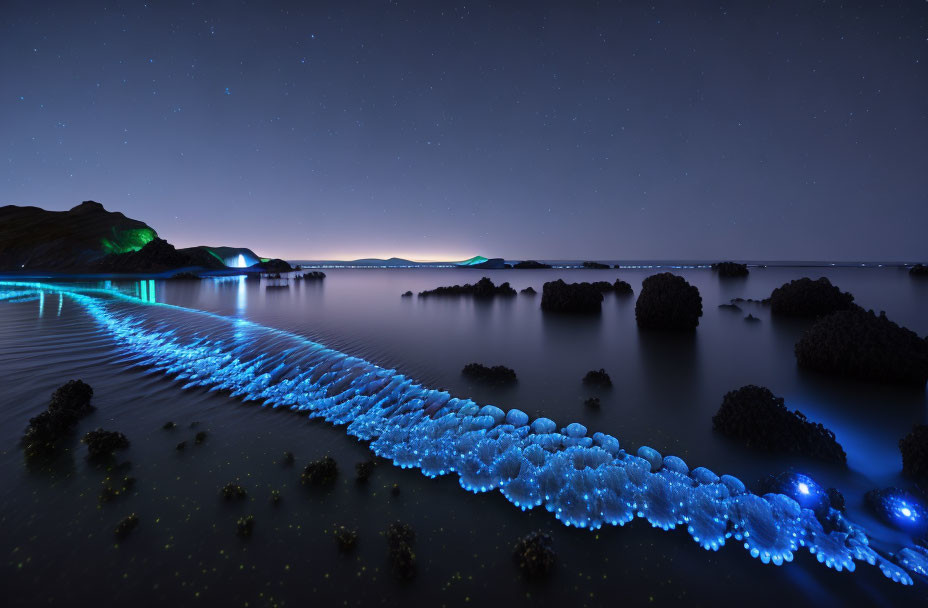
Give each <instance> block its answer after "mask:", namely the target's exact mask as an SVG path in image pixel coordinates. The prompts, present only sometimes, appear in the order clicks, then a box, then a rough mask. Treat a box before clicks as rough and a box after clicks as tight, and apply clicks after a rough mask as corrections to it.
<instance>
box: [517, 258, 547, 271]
mask: <svg viewBox="0 0 928 608" xmlns="http://www.w3.org/2000/svg"><path fill="white" fill-rule="evenodd" d="M512 267H513V268H515V269H516V270H540V269H544V268H551V264H543V263H541V262H536V261H535V260H525V261H524V262H517V263H516V264H513V265H512Z"/></svg>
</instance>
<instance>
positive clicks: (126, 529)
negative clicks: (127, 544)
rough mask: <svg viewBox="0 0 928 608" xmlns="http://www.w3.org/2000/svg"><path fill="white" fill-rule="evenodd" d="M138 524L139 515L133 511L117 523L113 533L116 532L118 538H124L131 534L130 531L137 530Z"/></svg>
mask: <svg viewBox="0 0 928 608" xmlns="http://www.w3.org/2000/svg"><path fill="white" fill-rule="evenodd" d="M138 525H139V516H138V515H136V514H135V513H133V514H131V515H129V516H128V517H126V518H125V519H123V520H122V521H120V522H119V523H118V524H116V528H114V530H113V533H114V534H116V538H119V539H123V538H125V537H127V536H129V533H130V532H132V531H133V530H135V528H136V527H137V526H138Z"/></svg>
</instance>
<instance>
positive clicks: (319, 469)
mask: <svg viewBox="0 0 928 608" xmlns="http://www.w3.org/2000/svg"><path fill="white" fill-rule="evenodd" d="M337 476H338V464H337V463H336V462H335V459H334V458H332V457H331V456H323V457H322V458H320V459H319V460H313V461H312V462H310V463H309V464H307V465H306V468H304V469H303V473H302V474H301V475H300V480H301V481H302V482H303V485H313V486H330V485H332V484H333V483H335V478H336V477H337Z"/></svg>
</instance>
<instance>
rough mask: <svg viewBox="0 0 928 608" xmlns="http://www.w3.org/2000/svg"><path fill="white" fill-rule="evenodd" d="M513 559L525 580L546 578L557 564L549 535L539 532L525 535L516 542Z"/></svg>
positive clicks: (552, 542)
mask: <svg viewBox="0 0 928 608" xmlns="http://www.w3.org/2000/svg"><path fill="white" fill-rule="evenodd" d="M513 559H514V560H515V562H516V564H517V565H518V566H519V570H520V571H521V572H522V575H523V576H524V577H525V578H529V579H541V578H546V577H547V576H548V575H550V574H551V572H552V571H553V570H554V564H555V563H556V562H557V555H556V554H555V553H554V541H553V539H552V538H551V535H550V534H547V533H545V532H541V531H536V532H530V533H529V534H526V535H525V536H523V537H522V538H520V539H519V540H518V541H517V542H516V545H515V547H514V548H513Z"/></svg>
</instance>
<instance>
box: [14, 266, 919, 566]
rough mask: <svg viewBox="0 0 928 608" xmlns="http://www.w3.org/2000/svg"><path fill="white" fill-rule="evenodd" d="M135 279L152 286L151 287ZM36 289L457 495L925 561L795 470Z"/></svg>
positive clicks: (896, 502) (131, 360)
mask: <svg viewBox="0 0 928 608" xmlns="http://www.w3.org/2000/svg"><path fill="white" fill-rule="evenodd" d="M144 289H145V291H146V294H145V295H147V294H148V293H151V294H152V296H153V294H154V291H153V290H151V289H150V286H146V287H145V288H144ZM44 291H49V292H53V293H58V294H59V296H60V297H64V296H66V297H68V298H71V299H72V300H74V301H75V302H76V303H77V304H78V305H80V306H81V307H82V308H83V309H84V310H85V311H86V312H87V313H89V315H90V316H91V317H92V318H93V319H94V320H95V321H96V322H97V323H98V324H99V326H100V327H101V328H102V329H103V330H104V331H105V332H106V333H107V334H109V335H110V336H111V337H112V338H113V340H114V342H115V344H116V346H117V356H118V358H120V359H121V360H122V361H123V362H125V363H126V364H127V365H133V366H143V367H144V369H145V373H148V374H163V375H165V376H168V377H169V378H171V379H173V380H174V381H175V382H177V383H178V384H180V385H181V386H183V387H184V388H194V387H199V388H206V389H208V390H211V391H220V390H221V391H226V392H227V393H228V394H230V395H232V396H235V397H238V398H241V399H242V400H244V401H254V402H257V403H261V404H263V405H265V406H267V407H275V408H287V409H290V410H293V411H296V412H300V413H301V414H305V415H307V416H309V417H312V418H321V419H324V420H326V421H327V422H329V423H331V424H334V425H338V426H344V427H345V430H346V432H347V433H348V434H349V435H351V436H353V437H357V438H358V439H360V440H364V441H370V449H371V450H372V451H373V452H374V453H375V454H377V455H378V456H382V457H384V458H388V459H390V460H392V461H393V463H394V464H395V465H396V466H399V467H403V468H412V469H419V470H420V471H421V472H422V473H423V474H424V475H427V476H429V477H438V476H444V475H451V474H454V475H456V476H457V478H458V482H459V483H460V485H461V486H462V487H463V488H465V489H466V490H468V491H471V492H489V491H496V490H498V491H499V492H500V493H501V494H502V495H503V496H505V497H506V499H508V500H509V501H510V502H511V503H513V504H514V505H516V506H517V507H519V508H521V509H523V510H526V509H532V508H535V507H541V506H543V507H544V508H545V510H547V511H549V512H551V513H552V514H554V516H555V517H556V518H557V519H558V520H559V521H561V522H562V523H564V524H565V525H569V526H577V527H580V528H589V529H596V528H599V527H601V526H603V525H623V524H625V523H627V522H629V521H631V520H632V519H633V518H634V517H636V516H637V517H641V518H644V519H646V520H647V521H648V522H649V523H650V524H651V525H652V526H654V527H658V528H662V529H671V528H675V527H677V526H681V527H685V529H686V530H687V531H688V532H689V534H690V535H691V536H692V538H693V540H694V541H696V542H697V543H699V545H700V546H702V547H704V548H705V549H709V550H717V549H718V548H719V547H721V546H723V545H724V544H725V543H726V541H727V540H728V539H730V538H734V539H735V540H737V541H739V543H740V544H741V545H743V546H744V547H745V549H747V550H748V551H749V552H750V554H751V556H752V557H755V558H757V559H759V560H760V561H762V562H764V563H773V564H776V565H780V564H783V563H784V562H789V561H792V559H793V556H794V553H795V552H796V551H798V550H800V549H801V548H805V549H807V550H808V551H809V552H810V553H812V554H813V555H815V556H816V558H817V559H818V561H819V562H821V563H822V564H824V565H826V566H829V567H831V568H835V569H837V570H850V571H853V570H854V568H855V566H856V563H858V562H862V563H868V564H871V565H876V566H877V567H879V568H880V570H881V571H882V572H883V573H884V574H885V575H886V576H887V577H888V578H890V579H891V580H894V581H897V582H900V583H903V584H911V583H912V579H911V576H910V575H909V574H908V572H907V570H908V571H910V572H913V573H917V574H920V575H924V574H925V572H926V568H928V555H926V553H925V552H924V551H922V550H920V549H919V548H917V547H916V548H905V549H902V550H900V551H899V552H898V553H897V554H896V555H894V556H893V557H892V558H889V557H887V556H885V555H883V554H881V553H879V552H878V551H876V550H875V549H873V548H872V547H871V546H870V543H869V539H868V538H867V535H866V534H865V533H864V531H863V529H861V528H858V527H856V526H854V525H852V524H851V523H849V522H848V521H846V520H845V519H844V517H843V516H842V515H841V514H840V513H838V512H837V511H834V510H833V509H830V510H829V509H828V507H827V503H822V497H823V496H825V495H824V492H823V491H822V489H821V487H820V486H819V485H818V484H817V483H815V481H814V480H812V479H811V478H809V477H807V476H804V475H796V474H791V475H790V476H780V477H778V478H777V479H778V483H780V486H778V489H777V490H776V491H773V492H771V493H769V494H765V495H764V496H759V495H757V494H753V493H751V492H748V490H747V489H746V488H745V486H744V483H742V482H741V481H740V480H739V479H737V478H736V477H732V476H730V475H721V476H719V475H717V474H716V473H714V472H712V471H710V470H708V469H706V468H703V467H697V468H695V469H692V470H689V468H688V466H687V464H686V463H685V462H684V461H683V460H681V459H680V458H678V457H675V456H662V455H661V454H660V453H659V452H657V451H656V450H654V449H652V448H649V447H646V446H643V447H641V448H640V449H639V450H638V451H637V453H636V454H631V453H628V452H626V451H625V450H623V449H622V448H621V447H620V444H619V440H618V439H616V438H615V437H613V436H611V435H607V434H604V433H598V432H594V433H593V434H592V435H589V434H588V430H587V428H586V427H585V426H583V425H581V424H579V423H572V424H568V425H567V426H565V427H563V428H561V429H560V430H558V429H559V427H558V425H557V424H556V423H555V422H554V421H553V420H550V419H548V418H537V419H535V420H533V421H531V420H530V419H529V416H528V415H527V414H526V413H525V412H522V411H520V410H509V411H503V410H502V409H500V408H498V407H496V406H492V405H486V406H482V407H481V406H480V405H478V404H476V403H474V402H473V401H471V400H469V399H459V398H457V397H453V396H451V395H450V394H448V393H447V392H444V391H435V390H430V389H428V388H426V387H423V386H421V385H419V384H418V383H416V382H415V381H414V380H412V379H410V378H407V377H405V376H403V375H402V374H399V373H397V372H395V371H393V370H389V369H384V368H381V367H378V366H376V365H373V364H371V363H369V362H367V361H364V360H362V359H358V358H356V357H350V356H347V355H345V354H343V353H340V352H337V351H334V350H331V349H328V348H326V347H324V346H322V345H320V344H317V343H315V342H311V341H309V340H306V339H305V338H302V337H300V336H297V335H294V334H289V333H287V332H283V331H279V330H274V329H271V328H267V327H262V326H260V325H256V324H254V323H251V322H248V321H245V320H242V319H229V318H226V317H221V316H218V315H214V314H211V313H206V312H201V311H192V310H189V309H184V308H180V307H175V306H169V305H165V304H157V303H153V302H151V300H152V299H153V298H152V297H148V298H143V300H144V299H148V300H149V301H148V302H145V301H139V299H138V298H135V297H131V296H128V295H126V294H120V293H115V292H112V291H107V290H102V289H100V290H95V289H89V288H78V287H73V286H67V287H62V286H54V285H45V284H40V283H4V282H0V301H8V302H15V301H35V300H37V299H40V298H42V297H44V295H42V294H43V293H44ZM187 317H192V318H193V319H194V321H195V322H190V321H191V319H190V318H187ZM190 328H196V330H192V329H190ZM880 498H881V501H880V504H881V505H883V506H882V507H881V508H882V509H883V511H884V512H885V514H886V515H887V517H890V518H894V519H893V521H904V522H908V523H907V525H910V526H914V525H916V524H918V523H921V522H924V521H925V520H926V519H928V517H926V514H925V509H924V507H923V506H921V504H920V503H918V502H917V501H915V500H914V499H911V498H910V497H907V496H901V495H896V494H885V495H882V496H881V497H880ZM823 505H824V507H823ZM816 509H817V510H816ZM816 513H818V514H819V515H818V516H817V515H816ZM823 513H824V515H822V514H823ZM820 518H821V519H820Z"/></svg>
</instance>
